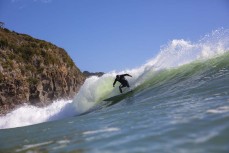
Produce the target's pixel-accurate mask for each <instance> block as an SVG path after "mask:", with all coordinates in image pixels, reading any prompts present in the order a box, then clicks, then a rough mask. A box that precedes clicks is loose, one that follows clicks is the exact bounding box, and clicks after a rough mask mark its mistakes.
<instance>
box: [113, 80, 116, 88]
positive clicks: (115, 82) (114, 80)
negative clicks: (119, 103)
mask: <svg viewBox="0 0 229 153" xmlns="http://www.w3.org/2000/svg"><path fill="white" fill-rule="evenodd" d="M116 81H117V80H116V79H115V80H114V83H113V87H114V86H115V83H116Z"/></svg>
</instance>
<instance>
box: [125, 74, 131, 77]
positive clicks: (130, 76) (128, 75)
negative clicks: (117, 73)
mask: <svg viewBox="0 0 229 153" xmlns="http://www.w3.org/2000/svg"><path fill="white" fill-rule="evenodd" d="M123 76H129V77H132V76H131V75H129V74H123Z"/></svg>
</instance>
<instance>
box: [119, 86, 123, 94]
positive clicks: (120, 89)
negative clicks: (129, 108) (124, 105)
mask: <svg viewBox="0 0 229 153" xmlns="http://www.w3.org/2000/svg"><path fill="white" fill-rule="evenodd" d="M122 87H123V86H122V85H120V86H119V91H120V93H122Z"/></svg>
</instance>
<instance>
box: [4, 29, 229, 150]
mask: <svg viewBox="0 0 229 153" xmlns="http://www.w3.org/2000/svg"><path fill="white" fill-rule="evenodd" d="M122 73H129V74H131V75H132V76H133V77H132V78H131V77H126V79H127V80H129V83H130V86H131V89H132V90H133V94H130V95H128V96H123V97H121V98H119V99H116V100H115V101H103V100H104V99H106V98H109V97H112V96H115V95H118V94H119V90H118V84H117V85H116V87H115V88H113V86H112V83H113V81H114V78H115V76H116V75H117V74H122ZM125 90H126V91H125V92H127V91H128V89H125ZM0 128H1V129H0V152H2V153H12V152H19V153H40V152H42V153H43V152H49V153H59V152H60V153H62V152H72V153H73V152H74V153H84V152H85V153H87V152H92V153H97V152H98V153H113V152H115V153H116V152H120V153H126V152H131V153H152V152H158V153H174V152H176V153H228V152H229V30H228V29H218V30H215V31H212V33H210V34H208V35H206V36H204V37H203V38H202V39H200V40H199V41H197V42H195V43H193V42H191V41H186V40H183V39H180V40H176V39H174V40H172V41H170V42H168V44H166V45H164V46H162V47H161V50H160V52H159V53H158V55H157V56H156V57H154V58H152V59H150V60H149V61H147V62H146V63H145V64H144V65H142V66H139V67H137V68H134V69H130V70H124V71H122V72H116V71H112V72H109V73H106V74H104V75H103V76H102V77H96V76H94V77H90V78H88V79H87V80H86V81H85V83H84V85H83V86H82V87H81V89H80V91H79V92H78V93H77V94H76V95H75V97H74V99H71V100H64V99H60V100H57V101H55V102H53V103H52V104H51V105H49V106H47V107H45V108H37V107H35V106H30V105H26V104H25V105H23V106H20V107H19V108H17V109H15V110H14V111H12V112H10V113H8V114H6V115H5V116H1V117H0Z"/></svg>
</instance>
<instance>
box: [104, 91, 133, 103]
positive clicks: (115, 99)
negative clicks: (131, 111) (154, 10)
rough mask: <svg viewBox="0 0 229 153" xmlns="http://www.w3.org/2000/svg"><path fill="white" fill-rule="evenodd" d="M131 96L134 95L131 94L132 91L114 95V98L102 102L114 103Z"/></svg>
mask: <svg viewBox="0 0 229 153" xmlns="http://www.w3.org/2000/svg"><path fill="white" fill-rule="evenodd" d="M133 94H134V92H133V90H131V91H128V92H126V93H122V94H120V95H116V96H113V97H110V98H107V99H104V100H103V101H112V102H114V101H120V100H122V99H125V98H127V97H129V96H131V95H133Z"/></svg>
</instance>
